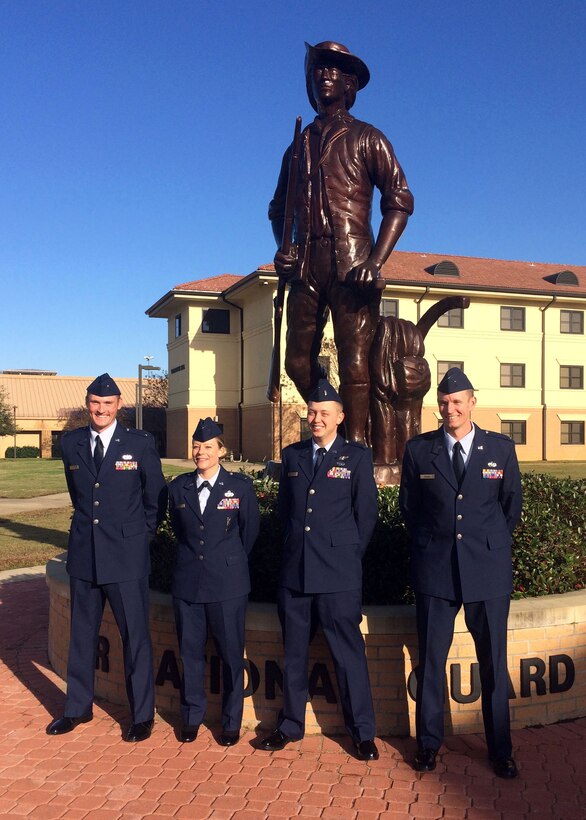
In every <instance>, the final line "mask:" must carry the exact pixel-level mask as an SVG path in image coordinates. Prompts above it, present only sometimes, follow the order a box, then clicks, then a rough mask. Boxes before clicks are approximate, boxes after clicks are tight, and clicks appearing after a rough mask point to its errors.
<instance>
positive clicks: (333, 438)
mask: <svg viewBox="0 0 586 820" xmlns="http://www.w3.org/2000/svg"><path fill="white" fill-rule="evenodd" d="M343 418H344V414H343V412H342V403H341V399H340V397H339V395H338V393H337V392H336V391H335V390H334V388H333V387H332V386H331V385H330V384H329V383H328V382H327V381H326V380H325V379H321V380H320V381H319V384H318V387H317V388H316V390H315V392H314V393H313V394H312V395H311V396H310V398H309V404H308V422H309V426H310V429H311V431H312V438H311V439H308V440H307V441H301V442H299V443H297V444H293V445H291V446H289V447H286V448H285V449H284V450H283V453H282V464H281V478H280V482H279V498H278V505H279V517H280V519H281V522H282V524H283V531H284V542H283V555H282V561H281V571H280V578H279V589H278V598H277V601H278V612H279V618H280V620H281V627H282V631H283V641H284V668H283V707H282V710H281V714H280V719H279V723H278V726H277V728H276V729H275V731H273V732H272V733H271V734H270V735H268V736H267V737H265V738H264V739H263V740H262V741H261V742H260V744H259V748H261V749H264V750H266V751H275V750H279V749H282V748H283V747H284V746H285V745H286V744H287V743H289V742H290V741H292V740H299V739H300V738H302V737H303V734H304V731H305V708H306V704H307V696H308V660H309V643H310V639H311V632H312V623H315V622H318V623H319V624H320V625H321V627H322V630H323V632H324V635H325V638H326V640H327V642H328V645H329V648H330V651H331V653H332V657H333V661H334V667H335V671H336V678H337V682H338V689H339V693H340V700H341V706H342V711H343V715H344V722H345V725H346V729H347V731H348V733H349V734H350V736H351V738H352V740H353V741H354V746H355V751H356V755H357V756H358V757H359V758H360V759H362V760H374V759H376V758H378V751H377V748H376V745H375V743H374V737H375V731H376V727H375V717H374V710H373V704H372V695H371V690H370V680H369V676H368V667H367V662H366V655H365V646H364V639H363V637H362V634H361V632H360V622H361V620H362V606H361V605H362V557H363V555H364V552H365V550H366V547H367V546H368V543H369V541H370V537H371V535H372V532H373V530H374V526H375V524H376V520H377V515H378V507H377V491H376V484H375V482H374V478H373V464H372V456H371V454H370V450H368V449H367V448H366V447H365V446H364V445H362V444H358V443H355V442H348V441H345V440H344V439H343V438H342V437H341V436H340V435H338V434H337V426H338V424H340V423H341V421H342V420H343Z"/></svg>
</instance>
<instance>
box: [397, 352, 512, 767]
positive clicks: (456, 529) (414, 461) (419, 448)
mask: <svg viewBox="0 0 586 820" xmlns="http://www.w3.org/2000/svg"><path fill="white" fill-rule="evenodd" d="M475 404H476V398H475V397H474V393H473V387H472V384H471V383H470V381H469V379H468V377H467V376H465V375H464V373H463V372H462V371H461V370H459V369H458V368H451V369H450V370H449V371H448V372H447V374H446V375H445V377H444V379H443V380H442V381H441V382H440V384H439V386H438V406H439V410H440V414H441V416H442V419H443V426H442V427H440V428H439V429H438V430H434V431H432V432H430V433H424V434H423V435H419V436H415V437H414V438H413V439H411V440H410V441H409V442H408V443H407V447H406V450H405V455H404V459H403V467H402V478H401V489H400V495H399V503H400V507H401V511H402V513H403V517H404V519H405V522H406V524H407V527H408V530H409V533H410V536H411V567H412V579H413V586H414V590H415V594H416V604H417V632H418V638H419V670H418V674H417V704H416V729H417V744H418V752H417V754H416V756H415V760H414V763H413V765H414V768H415V769H416V770H417V771H432V770H433V769H434V768H435V765H436V760H435V758H436V754H437V751H438V750H439V748H440V746H441V744H442V741H443V731H444V697H445V693H444V676H445V667H446V661H447V656H448V652H449V649H450V645H451V643H452V638H453V630H454V620H455V617H456V614H457V612H458V610H459V609H460V607H462V606H463V607H464V614H465V619H466V625H467V627H468V629H469V630H470V632H471V634H472V637H473V639H474V644H475V648H476V655H477V658H478V664H479V671H480V680H481V687H482V715H483V720H484V728H485V734H486V742H487V747H488V753H489V757H490V759H491V761H492V765H493V768H494V771H495V773H496V774H497V775H498V776H500V777H505V778H511V777H515V776H516V775H517V773H518V772H517V767H516V764H515V761H514V759H513V757H512V746H511V733H510V721H509V703H508V674H507V618H508V613H509V604H510V595H511V592H512V589H513V577H512V563H511V544H512V533H513V530H514V529H515V526H516V524H517V522H518V520H519V518H520V515H521V504H522V492H521V478H520V472H519V466H518V463H517V456H516V454H515V445H514V444H513V442H512V440H511V439H510V438H509V437H508V436H504V435H501V434H500V433H493V432H490V431H487V430H481V429H480V428H479V427H477V426H476V425H475V424H473V423H472V421H471V412H472V409H473V407H474V406H475Z"/></svg>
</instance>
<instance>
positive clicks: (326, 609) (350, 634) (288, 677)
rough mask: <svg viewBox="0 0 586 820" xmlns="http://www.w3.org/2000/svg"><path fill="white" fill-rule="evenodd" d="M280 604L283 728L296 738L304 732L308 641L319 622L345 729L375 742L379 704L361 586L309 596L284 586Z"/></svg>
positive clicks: (281, 717)
mask: <svg viewBox="0 0 586 820" xmlns="http://www.w3.org/2000/svg"><path fill="white" fill-rule="evenodd" d="M277 604H278V611H279V618H280V620H281V628H282V630H283V643H284V668H283V708H282V710H281V715H280V719H279V729H280V730H281V731H282V732H283V733H284V734H286V735H287V736H288V737H290V738H293V739H296V740H297V739H299V738H302V737H303V735H304V732H305V707H306V704H307V695H308V662H309V644H310V640H311V637H312V626H313V625H315V624H316V623H319V624H320V625H321V628H322V630H323V633H324V635H325V638H326V641H327V643H328V646H329V648H330V652H331V653H332V658H333V661H334V668H335V671H336V679H337V681H338V690H339V693H340V701H341V706H342V712H343V715H344V722H345V725H346V730H347V731H348V734H349V735H350V736H351V737H352V738H353V739H354V740H356V741H362V740H373V739H374V736H375V731H376V726H375V718H374V708H373V705H372V695H371V692H370V680H369V677H368V666H367V663H366V654H365V647H364V638H363V637H362V633H361V632H360V622H361V620H362V590H360V589H352V590H345V591H343V592H322V593H312V594H306V593H303V592H294V591H292V590H290V589H288V588H287V587H279V590H278V597H277Z"/></svg>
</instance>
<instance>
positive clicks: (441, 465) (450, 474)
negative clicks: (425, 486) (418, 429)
mask: <svg viewBox="0 0 586 820" xmlns="http://www.w3.org/2000/svg"><path fill="white" fill-rule="evenodd" d="M431 460H432V462H433V466H434V467H435V469H436V470H437V471H438V472H439V473H441V474H442V476H443V477H444V478H445V480H446V481H447V482H448V484H449V485H450V487H453V488H454V490H457V489H458V482H457V481H456V476H455V474H454V468H453V467H452V462H451V461H450V457H449V455H448V449H447V447H446V445H445V442H444V428H443V427H440V428H438V430H437V432H436V434H435V437H434V439H433V443H432V445H431Z"/></svg>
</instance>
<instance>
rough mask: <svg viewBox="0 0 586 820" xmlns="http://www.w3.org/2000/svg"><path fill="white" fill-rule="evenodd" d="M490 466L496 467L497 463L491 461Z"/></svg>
mask: <svg viewBox="0 0 586 820" xmlns="http://www.w3.org/2000/svg"><path fill="white" fill-rule="evenodd" d="M488 466H489V467H496V461H489V462H488Z"/></svg>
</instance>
